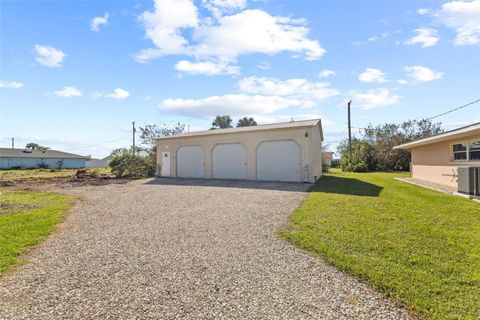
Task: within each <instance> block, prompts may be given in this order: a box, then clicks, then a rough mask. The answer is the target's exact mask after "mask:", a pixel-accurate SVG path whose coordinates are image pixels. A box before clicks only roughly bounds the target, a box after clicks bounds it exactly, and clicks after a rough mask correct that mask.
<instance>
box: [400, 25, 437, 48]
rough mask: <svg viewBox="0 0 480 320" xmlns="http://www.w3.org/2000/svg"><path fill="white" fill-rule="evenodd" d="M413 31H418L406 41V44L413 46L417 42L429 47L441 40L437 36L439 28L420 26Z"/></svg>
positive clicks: (423, 46)
mask: <svg viewBox="0 0 480 320" xmlns="http://www.w3.org/2000/svg"><path fill="white" fill-rule="evenodd" d="M413 31H414V32H416V33H417V35H416V36H414V37H413V38H411V39H408V40H407V41H405V42H404V43H405V44H406V45H409V46H413V45H416V44H421V45H422V48H427V47H432V46H434V45H436V44H437V42H438V40H439V39H438V36H437V30H435V29H431V28H420V29H415V30H413Z"/></svg>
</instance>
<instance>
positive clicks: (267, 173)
mask: <svg viewBox="0 0 480 320" xmlns="http://www.w3.org/2000/svg"><path fill="white" fill-rule="evenodd" d="M300 151H301V150H300V146H299V145H298V144H296V143H295V142H294V141H266V142H262V143H261V144H260V145H259V146H258V148H257V180H264V181H292V182H300V181H301V179H302V174H301V167H302V157H301V152H300Z"/></svg>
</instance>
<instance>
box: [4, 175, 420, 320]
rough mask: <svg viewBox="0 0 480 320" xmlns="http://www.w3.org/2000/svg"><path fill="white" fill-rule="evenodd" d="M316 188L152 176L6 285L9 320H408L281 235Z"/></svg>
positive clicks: (86, 193) (49, 245)
mask: <svg viewBox="0 0 480 320" xmlns="http://www.w3.org/2000/svg"><path fill="white" fill-rule="evenodd" d="M308 187H309V185H306V184H292V183H267V182H265V183H263V182H246V181H214V180H181V179H155V180H151V181H149V182H145V181H140V182H134V183H129V184H123V185H106V186H91V187H80V188H68V189H63V190H62V192H66V193H69V194H73V195H77V196H80V197H81V198H83V200H81V201H80V202H79V203H78V204H77V205H76V206H75V207H74V208H73V209H72V211H71V213H70V215H69V216H68V218H67V219H66V221H65V222H64V223H63V224H62V225H61V226H60V227H59V228H58V230H57V232H56V233H55V234H54V235H52V236H50V237H49V238H48V239H47V241H45V242H44V243H43V244H42V245H40V246H39V247H38V248H36V249H34V250H32V251H31V252H30V253H29V254H28V255H27V259H28V260H29V262H28V263H26V264H25V265H23V266H20V267H18V268H17V269H16V270H13V271H12V272H9V273H7V274H6V275H5V276H3V277H1V278H0V319H411V318H413V316H412V315H411V314H410V313H409V311H408V310H405V309H403V308H402V307H399V306H397V305H395V304H394V303H393V302H392V301H390V300H388V299H386V298H385V297H384V296H383V295H381V294H379V293H378V292H376V291H375V290H374V289H372V288H371V287H370V286H368V285H366V284H364V283H362V282H360V281H359V280H357V279H356V278H354V277H351V276H349V275H346V274H345V273H343V272H340V271H338V270H337V269H335V268H334V267H332V266H330V265H327V264H326V263H325V262H323V261H322V260H321V259H319V258H317V257H312V256H310V255H308V254H306V253H305V252H302V251H301V250H298V249H296V248H295V247H293V246H292V245H290V244H289V243H287V242H285V241H283V240H282V239H279V238H278V237H276V236H275V230H277V229H278V228H279V227H281V226H282V225H283V224H284V223H285V222H286V219H287V217H288V216H289V215H290V214H291V213H292V211H293V210H294V209H295V208H297V207H298V206H299V205H300V203H301V201H302V200H304V199H305V198H306V196H307V194H308V193H306V191H307V189H308Z"/></svg>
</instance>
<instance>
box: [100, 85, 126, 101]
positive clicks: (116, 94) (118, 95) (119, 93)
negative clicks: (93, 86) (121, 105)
mask: <svg viewBox="0 0 480 320" xmlns="http://www.w3.org/2000/svg"><path fill="white" fill-rule="evenodd" d="M129 96H130V93H129V92H128V91H127V90H124V89H122V88H116V89H115V90H113V93H109V94H106V95H105V97H107V98H113V99H117V100H122V99H126V98H128V97H129Z"/></svg>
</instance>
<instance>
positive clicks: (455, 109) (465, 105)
mask: <svg viewBox="0 0 480 320" xmlns="http://www.w3.org/2000/svg"><path fill="white" fill-rule="evenodd" d="M478 102H480V99H477V100H474V101H472V102H469V103H466V104H464V105H462V106H460V107H456V108H453V109H451V110H448V111H445V112H442V113H440V114H437V115H435V116H433V117H430V118H426V120H432V119H435V118H438V117H441V116H444V115H446V114H449V113H452V112H454V111H457V110H460V109H463V108H466V107H468V106H471V105H472V104H475V103H478ZM352 129H358V130H367V128H358V127H352ZM368 129H369V130H375V128H368Z"/></svg>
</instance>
